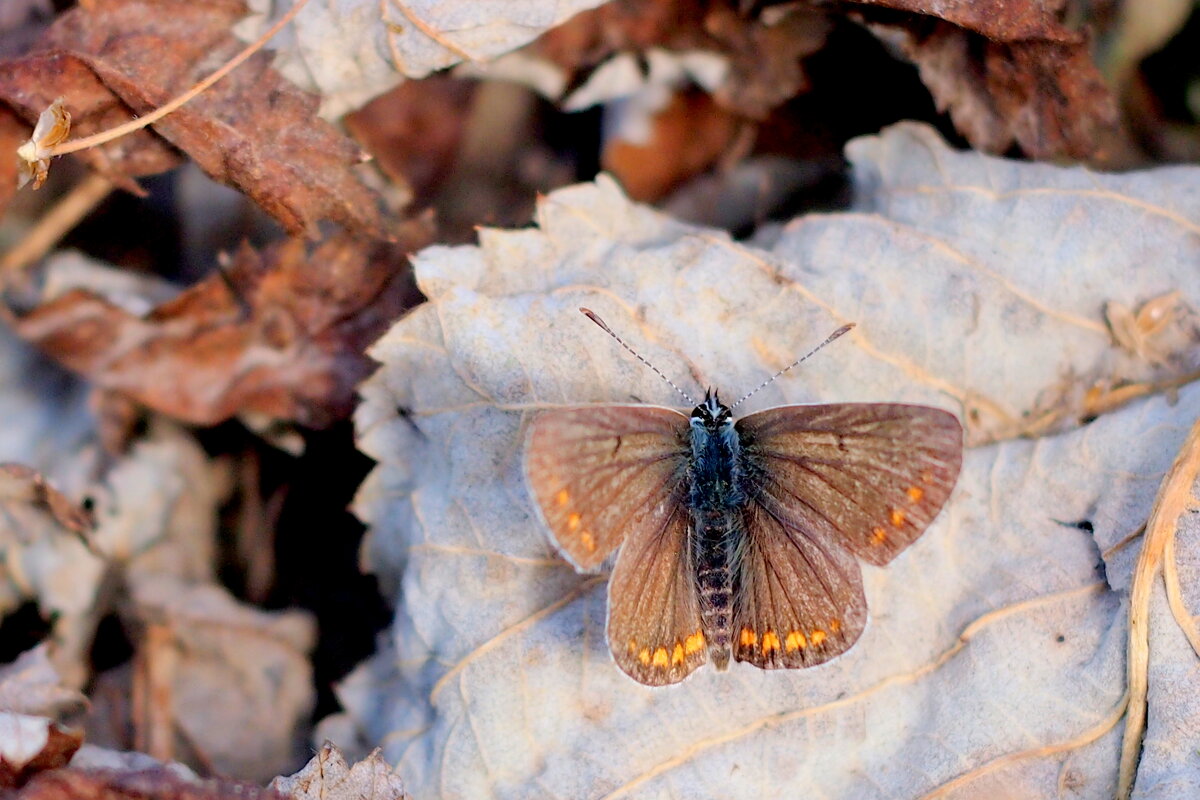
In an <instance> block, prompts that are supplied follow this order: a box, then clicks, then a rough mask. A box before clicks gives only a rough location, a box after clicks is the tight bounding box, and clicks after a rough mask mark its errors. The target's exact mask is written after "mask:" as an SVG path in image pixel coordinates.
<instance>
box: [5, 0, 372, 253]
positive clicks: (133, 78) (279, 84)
mask: <svg viewBox="0 0 1200 800" xmlns="http://www.w3.org/2000/svg"><path fill="white" fill-rule="evenodd" d="M245 14H246V8H245V5H244V3H243V2H241V0H206V2H203V3H195V2H190V1H189V0H93V2H91V3H88V4H86V6H81V7H78V8H74V9H71V10H69V11H67V12H65V13H64V14H62V15H60V16H59V17H58V19H57V20H56V21H55V22H54V24H53V25H52V26H51V27H50V28H49V29H48V30H47V32H46V34H45V36H43V37H42V39H41V41H39V42H38V44H37V45H36V47H35V49H34V51H33V52H31V53H29V54H27V55H25V56H23V57H21V58H15V59H9V60H6V61H0V102H4V103H7V104H8V105H9V106H10V107H11V108H12V109H13V110H15V111H16V112H18V113H19V114H20V115H21V116H22V117H24V118H25V119H26V120H27V121H29V122H33V121H34V120H36V119H37V117H38V115H39V114H40V113H41V112H42V110H43V109H44V108H46V107H47V106H49V105H50V103H51V102H53V101H54V99H55V98H57V97H60V96H61V97H64V98H66V106H67V110H68V111H69V112H70V113H71V115H72V117H73V132H74V136H76V137H79V136H85V135H88V134H90V133H95V132H97V131H99V130H104V129H107V128H110V127H112V126H113V125H115V124H119V123H122V122H125V121H128V120H129V119H130V118H131V117H134V116H137V115H140V114H145V113H146V112H148V111H150V110H152V109H154V108H156V107H157V106H160V105H162V104H163V103H165V102H166V101H168V100H170V99H171V98H173V97H175V96H176V95H178V94H181V93H182V92H183V91H185V90H186V89H188V88H189V87H191V86H192V85H193V84H194V83H196V82H197V81H198V80H200V79H202V78H204V77H206V76H207V75H209V74H210V73H212V72H213V71H214V70H215V69H217V68H218V67H220V66H221V65H222V64H223V63H225V61H227V60H228V59H229V58H230V57H231V56H233V55H234V54H236V53H237V52H239V51H240V50H241V49H242V48H243V47H244V46H245V45H244V44H243V43H242V42H239V41H238V40H237V39H235V38H234V37H233V35H232V34H231V33H230V32H229V28H230V26H231V25H232V24H233V23H234V22H236V21H238V20H239V19H241V18H242V17H243V16H245ZM269 62H270V56H269V55H268V54H266V53H258V54H256V55H255V56H254V57H252V58H251V59H250V60H249V61H247V62H246V63H244V64H242V65H241V66H239V67H238V68H237V69H235V70H234V71H233V73H231V74H230V75H228V76H226V77H225V78H223V79H222V80H221V81H219V82H217V83H216V84H215V85H214V86H212V87H211V88H209V89H208V90H207V91H206V92H204V93H203V94H201V95H200V96H199V97H197V98H195V99H194V100H192V101H191V102H189V103H188V104H187V105H185V106H183V107H182V108H181V109H179V110H178V111H176V112H174V113H173V114H171V115H169V116H168V117H166V118H165V119H163V120H162V121H160V122H158V123H156V124H155V125H154V131H155V133H150V132H146V131H141V132H138V133H135V134H131V135H129V136H127V137H124V138H121V139H119V140H117V141H115V142H113V143H110V144H108V145H105V146H103V147H101V148H98V149H92V150H89V151H86V152H85V153H83V154H81V157H83V158H85V159H86V160H88V162H89V163H90V164H91V165H92V167H93V168H95V169H97V170H99V171H101V172H104V173H105V174H107V175H109V176H111V177H113V178H114V180H116V181H117V182H118V185H121V186H123V187H124V188H134V187H133V184H132V178H134V177H137V176H139V175H150V174H154V173H157V172H162V171H163V170H166V169H169V168H170V167H172V166H174V165H175V164H176V163H178V156H177V154H176V151H175V148H178V149H179V150H182V151H183V152H184V153H185V154H186V155H187V156H189V157H190V158H192V159H193V160H194V161H196V163H197V164H198V165H199V166H200V167H201V168H202V169H203V170H204V171H205V172H207V173H208V174H209V175H210V176H211V177H212V178H213V179H214V180H217V181H221V182H222V183H226V184H228V185H230V186H233V187H235V188H237V189H238V190H240V191H242V192H244V193H245V194H246V195H248V196H249V197H251V198H252V199H253V200H254V201H255V202H256V203H258V204H259V205H260V206H262V207H263V208H264V209H265V210H266V211H267V212H268V213H269V214H271V215H272V216H273V217H275V218H276V219H277V220H279V222H280V223H281V224H282V225H283V226H284V227H285V228H287V230H288V231H289V232H290V233H292V234H294V235H300V234H306V235H309V236H312V237H315V236H316V235H317V228H316V225H317V222H318V221H319V220H322V219H331V220H334V221H336V222H339V223H341V224H342V225H344V226H346V227H347V228H349V229H351V230H357V231H359V232H366V233H369V234H371V235H375V236H379V235H382V233H383V230H384V227H385V224H384V222H383V219H382V217H381V214H380V211H379V201H378V198H377V196H376V195H375V193H374V192H372V191H371V190H369V189H367V188H366V187H365V186H364V185H363V184H362V183H361V182H359V181H358V179H357V178H356V177H355V176H354V174H353V172H352V171H351V170H350V167H351V166H353V165H354V164H355V163H357V162H358V161H360V160H361V153H360V151H359V149H358V147H356V146H355V145H354V143H353V142H352V141H350V140H349V139H348V138H346V137H345V136H343V135H342V134H341V133H339V132H338V131H337V130H336V129H335V128H334V127H333V126H332V125H329V124H328V123H326V122H324V121H322V120H320V119H319V118H318V117H317V116H316V111H317V105H318V101H317V98H316V97H314V96H312V95H309V94H307V93H305V92H302V91H300V90H299V89H297V88H295V87H294V86H293V85H291V84H290V83H288V82H287V81H286V80H284V79H283V78H282V77H281V76H279V75H278V74H277V73H276V72H274V70H272V69H271V68H270V67H269V66H268V64H269ZM160 137H161V138H160ZM164 139H165V140H166V141H163V140H164Z"/></svg>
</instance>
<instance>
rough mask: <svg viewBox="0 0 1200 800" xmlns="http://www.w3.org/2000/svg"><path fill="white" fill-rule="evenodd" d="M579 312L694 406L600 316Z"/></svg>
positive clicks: (583, 310)
mask: <svg viewBox="0 0 1200 800" xmlns="http://www.w3.org/2000/svg"><path fill="white" fill-rule="evenodd" d="M579 310H580V312H581V313H582V314H583V315H584V316H585V317H587V318H588V319H590V320H591V321H592V322H594V323H596V324H597V325H599V326H600V327H601V328H602V329H603V330H604V332H605V333H607V334H608V335H609V336H611V337H613V338H614V339H616V340H617V344H619V345H621V347H624V348H625V349H626V350H628V351H629V352H630V353H632V354H633V357H634V358H636V359H637V360H638V361H640V362H642V363H643V364H645V365H646V366H647V367H649V368H650V369H652V370H654V374H655V375H657V376H658V377H660V378H662V379H663V380H664V381H666V382H667V384H668V385H669V386H670V387H671V388H672V389H674V390H675V391H677V392H679V394H680V395H682V396H683V399H684V400H687V402H688V405H692V406H694V405H696V401H695V400H693V399H692V398H691V396H690V395H689V394H688V393H687V392H685V391H684V390H683V389H680V388H679V387H678V386H676V385H675V382H674V381H672V380H671V379H670V378H668V377H667V376H666V375H664V374H662V372H661V371H660V370H659V368H658V367H656V366H654V365H653V364H651V363H650V362H649V361H647V360H646V359H644V358H642V354H641V353H639V352H638V351H637V350H634V349H633V348H632V347H630V346H629V345H627V344H625V340H624V339H622V338H621V337H620V336H617V334H615V333H613V329H612V328H610V327H608V325H606V324H605V322H604V320H602V319H600V316H599V315H598V314H597V313H596V312H595V311H592V310H591V309H590V308H581V309H579Z"/></svg>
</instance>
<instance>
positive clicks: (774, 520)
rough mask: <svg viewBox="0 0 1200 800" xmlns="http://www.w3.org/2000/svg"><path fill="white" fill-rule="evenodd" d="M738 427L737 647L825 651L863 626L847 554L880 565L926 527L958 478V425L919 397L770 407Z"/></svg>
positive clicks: (824, 655) (763, 651)
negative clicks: (741, 533) (742, 532)
mask: <svg viewBox="0 0 1200 800" xmlns="http://www.w3.org/2000/svg"><path fill="white" fill-rule="evenodd" d="M736 428H737V430H738V433H739V435H740V437H741V442H742V450H743V455H744V464H745V468H746V473H747V480H746V485H747V487H748V492H749V495H750V497H749V501H748V503H747V505H746V508H745V510H744V511H743V521H744V524H745V528H746V536H745V543H744V545H743V549H742V552H741V553H740V563H739V564H738V575H739V591H738V593H737V596H736V598H735V601H734V615H733V625H734V627H733V655H734V658H735V659H737V660H738V661H748V662H750V663H752V664H754V665H755V666H758V667H762V668H764V669H770V668H777V667H791V668H797V667H810V666H814V665H816V664H820V663H822V662H824V661H828V660H829V659H831V658H833V657H834V656H836V655H839V654H841V653H843V652H845V651H846V650H847V649H849V648H850V646H851V645H853V644H854V642H855V641H856V640H857V639H858V637H859V635H860V634H861V633H862V631H863V628H864V627H865V625H866V619H867V604H866V599H865V597H864V595H863V589H862V576H861V572H860V570H859V567H858V564H857V562H856V561H855V558H854V556H858V557H860V558H862V559H864V560H865V561H867V562H869V563H871V564H876V565H882V564H886V563H887V562H888V561H890V560H891V559H892V558H894V557H895V556H896V555H897V554H898V553H899V552H900V551H901V550H903V549H904V548H905V547H907V546H908V545H909V544H911V543H912V542H913V541H914V540H915V539H916V538H917V537H918V536H919V535H920V534H921V533H922V532H923V531H924V530H925V528H926V527H927V526H928V525H929V523H930V522H931V521H932V520H933V518H934V517H935V516H936V515H937V513H938V511H939V510H940V509H941V507H942V505H943V504H944V503H945V502H946V499H947V498H948V497H949V496H950V491H951V490H952V489H953V488H954V482H955V480H956V479H957V477H958V472H959V468H960V466H961V462H962V427H961V426H960V425H959V422H958V419H957V418H956V417H955V416H954V415H953V414H949V413H947V412H945V411H940V410H938V409H934V408H927V407H924V406H910V405H901V404H839V405H823V406H785V407H783V408H774V409H769V410H767V411H762V412H759V413H757V414H752V415H750V416H748V417H746V418H744V419H742V420H739V421H738V422H737V424H736Z"/></svg>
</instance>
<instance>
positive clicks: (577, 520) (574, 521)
mask: <svg viewBox="0 0 1200 800" xmlns="http://www.w3.org/2000/svg"><path fill="white" fill-rule="evenodd" d="M581 524H583V517H581V516H579V515H578V514H576V513H574V512H572V513H570V514H567V530H569V531H573V530H575V529H576V528H578V527H579V526H580V525H581Z"/></svg>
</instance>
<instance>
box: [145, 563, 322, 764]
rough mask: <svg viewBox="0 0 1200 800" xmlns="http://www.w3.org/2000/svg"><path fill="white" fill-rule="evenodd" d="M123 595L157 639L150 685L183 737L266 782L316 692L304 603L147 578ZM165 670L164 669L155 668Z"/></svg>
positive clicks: (289, 753)
mask: <svg viewBox="0 0 1200 800" xmlns="http://www.w3.org/2000/svg"><path fill="white" fill-rule="evenodd" d="M131 600H132V603H133V605H134V607H135V611H136V614H137V616H138V617H139V619H140V620H141V622H142V623H143V624H144V625H147V626H156V627H157V628H158V631H159V633H160V636H159V637H158V641H157V642H156V643H151V645H152V646H150V647H148V648H147V650H146V652H145V654H144V657H145V658H147V659H161V660H162V663H161V664H160V665H159V666H160V667H162V669H161V672H155V667H154V666H152V667H151V668H150V671H151V673H152V674H155V675H158V676H161V683H158V684H156V685H155V686H156V688H158V689H159V690H160V691H159V692H157V693H156V694H155V697H156V700H157V702H159V703H161V704H163V705H164V706H165V707H166V708H165V711H166V712H167V715H168V716H171V717H173V719H174V724H175V725H176V726H178V728H179V730H180V732H181V734H182V736H183V740H184V741H185V742H187V743H188V745H189V746H191V747H195V748H196V749H197V750H198V751H199V752H201V753H203V754H204V756H205V758H206V759H207V761H208V763H209V764H211V765H212V766H213V768H214V769H215V770H216V771H217V772H219V773H221V774H226V775H238V776H242V777H245V778H248V779H253V780H259V781H266V780H268V779H270V778H271V777H273V776H275V775H278V774H279V773H280V772H281V771H282V770H283V769H285V768H286V767H287V766H288V765H289V764H291V763H293V759H294V758H295V755H296V752H297V748H298V744H299V742H298V740H297V731H298V729H299V725H300V722H301V721H302V720H304V719H306V718H307V717H308V715H309V714H311V713H312V707H313V703H314V702H315V696H314V691H313V686H312V668H311V666H310V664H309V660H308V652H309V651H310V650H311V649H312V647H313V644H314V643H315V641H316V625H315V623H314V621H313V620H312V618H311V616H309V615H308V614H307V613H305V612H301V611H284V612H266V611H262V610H260V609H256V608H254V607H252V606H248V605H245V604H242V603H239V602H238V601H237V600H235V599H234V598H233V597H232V596H231V595H230V594H229V593H228V592H227V591H225V590H224V589H222V588H220V587H218V586H216V585H213V584H188V583H185V582H183V581H179V580H177V579H175V578H170V577H149V576H148V577H146V578H145V579H143V580H141V581H140V582H139V583H138V585H136V586H135V587H133V591H132V598H131ZM164 673H165V674H164Z"/></svg>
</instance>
